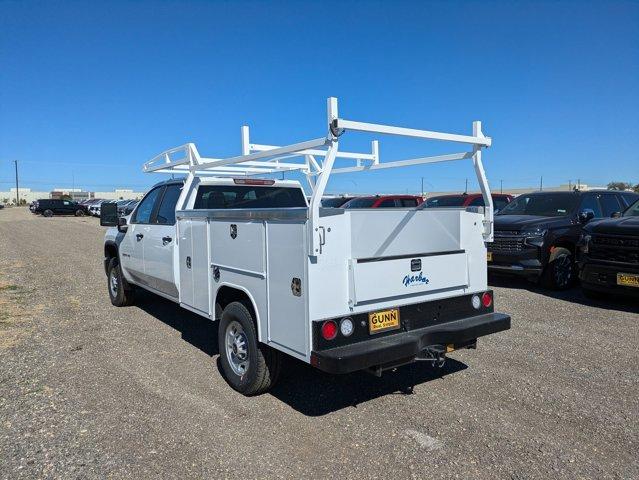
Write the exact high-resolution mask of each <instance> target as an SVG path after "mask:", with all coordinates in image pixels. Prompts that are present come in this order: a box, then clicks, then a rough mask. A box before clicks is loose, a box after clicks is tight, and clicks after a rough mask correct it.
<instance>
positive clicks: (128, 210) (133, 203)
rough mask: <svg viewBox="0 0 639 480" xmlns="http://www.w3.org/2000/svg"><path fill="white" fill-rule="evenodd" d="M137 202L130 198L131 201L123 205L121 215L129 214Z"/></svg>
mask: <svg viewBox="0 0 639 480" xmlns="http://www.w3.org/2000/svg"><path fill="white" fill-rule="evenodd" d="M138 203H140V202H138V201H137V200H132V201H131V202H129V203H128V204H127V205H126V206H125V207H124V212H123V213H122V216H124V217H126V216H127V215H130V214H131V212H133V210H134V209H135V207H137V206H138Z"/></svg>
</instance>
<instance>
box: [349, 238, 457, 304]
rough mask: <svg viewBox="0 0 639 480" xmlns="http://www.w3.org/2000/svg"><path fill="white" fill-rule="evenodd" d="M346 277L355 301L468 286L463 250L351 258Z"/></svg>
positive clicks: (351, 295) (357, 302)
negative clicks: (420, 255) (425, 254)
mask: <svg viewBox="0 0 639 480" xmlns="http://www.w3.org/2000/svg"><path fill="white" fill-rule="evenodd" d="M349 277H350V278H349V290H350V291H349V294H350V298H351V300H352V301H353V303H354V304H359V303H364V302H371V301H378V300H383V299H388V298H392V297H406V296H410V295H423V294H424V293H428V292H435V291H446V290H454V289H458V288H463V287H467V286H468V259H467V254H466V252H464V251H463V250H459V251H456V252H446V253H445V254H437V253H434V254H429V255H428V256H422V257H402V258H396V257H389V258H387V259H385V258H383V257H382V258H375V259H359V260H357V259H353V260H351V262H350V275H349Z"/></svg>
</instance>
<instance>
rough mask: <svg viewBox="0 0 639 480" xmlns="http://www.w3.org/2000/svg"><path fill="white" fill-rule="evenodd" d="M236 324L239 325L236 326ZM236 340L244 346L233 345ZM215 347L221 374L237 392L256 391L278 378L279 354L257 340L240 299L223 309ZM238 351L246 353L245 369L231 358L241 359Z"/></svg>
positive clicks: (251, 393) (255, 392)
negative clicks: (217, 350) (239, 347)
mask: <svg viewBox="0 0 639 480" xmlns="http://www.w3.org/2000/svg"><path fill="white" fill-rule="evenodd" d="M238 325H239V327H241V328H237V326H238ZM227 337H228V339H229V341H228V343H227ZM238 344H242V345H243V348H241V349H238V348H236V347H237V345H238ZM218 347H219V350H220V363H221V365H222V372H223V373H224V377H225V378H226V381H227V382H228V384H229V385H230V386H231V387H233V389H235V390H237V391H238V392H240V393H242V394H244V395H247V396H248V395H259V394H260V393H264V392H266V391H267V390H269V389H270V388H271V387H273V385H275V383H276V382H277V379H278V377H279V374H280V370H281V365H282V359H281V354H280V352H278V351H277V350H275V349H273V348H271V347H269V346H267V345H264V344H262V343H259V342H258V340H257V330H256V328H255V322H254V320H253V316H252V315H251V311H250V310H249V309H248V308H246V306H245V305H244V304H243V303H241V302H232V303H229V304H228V305H227V306H226V308H225V309H224V311H223V312H222V318H221V320H220V325H219V333H218ZM234 349H235V357H234V353H233V350H234ZM241 355H246V357H245V358H246V360H245V361H244V364H245V366H244V369H242V368H241V365H242V364H241V363H240V364H238V363H236V362H235V361H234V360H233V359H234V358H235V360H239V361H241ZM232 363H233V365H234V366H232ZM240 372H241V373H240Z"/></svg>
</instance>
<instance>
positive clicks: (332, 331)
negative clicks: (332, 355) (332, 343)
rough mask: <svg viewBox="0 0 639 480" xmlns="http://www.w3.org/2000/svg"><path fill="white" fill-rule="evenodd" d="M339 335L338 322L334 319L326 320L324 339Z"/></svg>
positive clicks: (323, 327)
mask: <svg viewBox="0 0 639 480" xmlns="http://www.w3.org/2000/svg"><path fill="white" fill-rule="evenodd" d="M336 336H337V323H335V322H334V321H333V320H326V321H325V322H324V323H323V324H322V337H324V340H333V339H334V338H335V337H336Z"/></svg>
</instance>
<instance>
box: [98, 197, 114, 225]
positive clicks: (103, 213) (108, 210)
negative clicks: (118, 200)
mask: <svg viewBox="0 0 639 480" xmlns="http://www.w3.org/2000/svg"><path fill="white" fill-rule="evenodd" d="M100 225H101V226H102V227H117V226H118V206H117V204H115V203H106V202H105V203H103V204H102V205H101V206H100Z"/></svg>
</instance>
